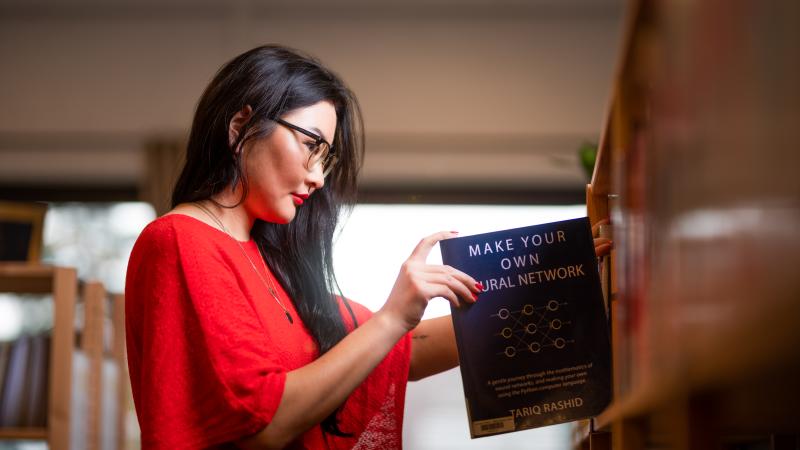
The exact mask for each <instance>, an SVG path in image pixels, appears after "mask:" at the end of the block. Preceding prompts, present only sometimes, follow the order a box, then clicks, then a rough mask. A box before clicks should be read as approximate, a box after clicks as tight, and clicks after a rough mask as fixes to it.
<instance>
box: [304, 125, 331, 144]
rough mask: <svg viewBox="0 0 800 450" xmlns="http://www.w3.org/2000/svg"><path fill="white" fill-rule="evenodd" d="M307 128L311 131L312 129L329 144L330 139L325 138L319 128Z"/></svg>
mask: <svg viewBox="0 0 800 450" xmlns="http://www.w3.org/2000/svg"><path fill="white" fill-rule="evenodd" d="M309 130H311V131H313V132H315V133H317V136H319V137H321V138H322V140H323V141H325V142H327V143H328V145H330V142H331V141H329V140H328V139H327V138H325V135H324V134H322V131H320V129H319V128H317V127H311V128H309Z"/></svg>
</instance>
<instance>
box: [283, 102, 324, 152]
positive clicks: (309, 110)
mask: <svg viewBox="0 0 800 450" xmlns="http://www.w3.org/2000/svg"><path fill="white" fill-rule="evenodd" d="M283 120H285V121H287V122H290V123H292V124H294V125H297V126H298V127H301V128H305V129H306V130H308V131H311V132H314V133H319V134H321V135H322V138H323V139H325V140H326V141H328V142H333V137H334V134H335V133H336V108H334V106H333V103H331V102H329V101H327V100H323V101H321V102H317V103H314V104H313V105H311V106H304V107H302V108H297V109H293V110H291V111H289V112H288V113H286V115H284V116H283Z"/></svg>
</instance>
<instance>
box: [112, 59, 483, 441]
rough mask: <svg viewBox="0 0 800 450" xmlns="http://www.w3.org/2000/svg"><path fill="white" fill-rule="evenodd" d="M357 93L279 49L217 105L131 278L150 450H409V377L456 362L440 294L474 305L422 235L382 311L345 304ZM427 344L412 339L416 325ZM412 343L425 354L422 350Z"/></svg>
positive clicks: (205, 104)
mask: <svg viewBox="0 0 800 450" xmlns="http://www.w3.org/2000/svg"><path fill="white" fill-rule="evenodd" d="M362 135H363V130H362V128H361V121H360V111H359V108H358V104H357V102H356V100H355V98H354V96H353V95H352V93H351V92H350V91H349V90H348V89H347V87H345V85H344V84H343V83H342V82H341V81H340V80H339V78H338V77H337V76H336V75H334V74H333V73H331V72H330V71H329V70H327V69H325V68H324V67H322V66H321V65H320V64H319V63H318V62H317V61H316V60H314V59H312V58H310V57H308V56H305V55H301V54H299V53H298V52H296V51H293V50H289V49H286V48H282V47H278V46H265V47H259V48H256V49H253V50H251V51H248V52H246V53H244V54H242V55H240V56H239V57H237V58H235V59H234V60H232V61H230V62H229V63H228V64H226V65H225V66H224V67H223V68H222V69H221V70H220V71H219V72H218V73H217V75H216V76H215V78H214V79H213V80H212V82H211V84H210V85H209V86H208V88H207V89H206V90H205V92H204V93H203V96H202V98H201V99H200V102H199V104H198V106H197V111H196V114H195V117H194V120H193V123H192V130H191V134H190V137H189V143H188V148H187V156H186V162H185V166H184V168H183V171H182V173H181V175H180V178H179V180H178V182H177V184H176V186H175V189H174V192H173V198H172V203H173V207H174V208H173V209H172V211H170V212H169V213H168V214H167V215H165V216H162V217H161V218H159V219H157V220H155V221H154V222H152V223H151V224H150V225H148V226H147V228H146V229H145V230H144V231H143V232H142V234H141V236H140V237H139V239H138V240H137V243H136V245H135V247H134V249H133V252H132V254H131V258H130V262H129V269H128V275H127V281H126V324H127V346H128V358H129V368H130V376H131V384H132V390H133V396H134V401H135V405H136V410H137V414H138V416H139V423H140V425H141V430H142V446H143V448H145V449H147V448H169V449H178V448H207V447H236V446H238V447H243V448H284V447H287V446H291V447H293V448H314V449H316V448H380V449H389V448H399V447H400V446H401V443H400V439H401V426H402V416H403V401H404V397H405V385H406V381H407V379H408V378H409V377H410V378H412V379H416V378H421V377H424V376H427V375H430V374H433V373H437V372H440V371H442V370H445V369H448V368H451V367H454V366H455V365H456V364H457V355H456V351H455V345H454V338H453V331H452V324H451V322H450V319H449V318H440V319H434V320H426V321H423V322H420V318H421V316H422V313H423V312H424V310H425V307H426V305H427V303H428V301H429V300H430V299H432V298H433V297H444V298H446V299H448V300H449V301H450V302H452V303H453V304H454V305H456V306H458V305H460V304H462V303H463V302H465V301H466V302H473V301H475V300H476V299H477V296H478V294H479V292H480V291H481V286H480V285H479V284H478V283H477V282H476V281H475V280H474V279H473V278H472V277H470V276H469V275H467V274H464V273H462V272H460V271H458V270H455V269H453V268H451V267H446V266H435V265H428V264H426V263H425V259H426V257H427V255H428V253H429V252H430V250H431V248H432V247H433V246H434V245H435V244H436V242H437V241H439V240H441V239H445V238H449V237H453V236H454V235H455V233H454V232H441V233H437V234H434V235H432V236H429V237H427V238H425V239H423V240H422V241H421V242H420V244H419V245H418V246H417V248H416V249H415V250H414V251H413V253H412V254H411V256H410V258H409V259H408V260H407V261H406V262H405V263H404V264H403V266H402V269H401V270H400V274H399V275H398V277H397V281H396V283H395V285H394V287H393V289H392V291H391V293H390V295H389V298H388V299H387V301H386V303H385V305H384V306H383V307H382V308H381V309H380V310H379V311H377V312H376V313H374V314H372V313H370V312H369V311H368V310H367V309H366V308H364V307H363V306H361V305H358V304H356V303H354V302H352V301H350V300H347V299H345V298H344V297H343V296H336V295H334V294H333V293H334V292H336V291H337V286H336V282H335V279H334V275H333V270H332V258H331V254H332V251H331V246H332V244H331V242H332V237H333V233H334V230H335V228H336V221H337V218H338V217H339V213H340V210H341V209H342V208H343V207H347V206H350V205H351V204H352V201H353V199H354V194H355V188H356V175H357V173H358V170H359V168H360V165H361V158H362V153H363V145H362ZM412 330H413V334H414V335H415V336H416V337H418V339H413V340H412V339H411V336H410V333H409V332H410V331H412ZM412 342H413V343H412Z"/></svg>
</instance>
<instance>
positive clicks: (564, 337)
mask: <svg viewBox="0 0 800 450" xmlns="http://www.w3.org/2000/svg"><path fill="white" fill-rule="evenodd" d="M440 245H441V251H442V261H443V262H444V263H445V264H448V265H451V266H453V267H456V268H458V269H460V270H461V271H463V272H466V273H468V274H470V275H471V276H472V277H474V278H475V279H476V280H478V281H480V282H481V283H482V284H483V287H484V292H483V293H482V294H481V295H480V298H479V300H478V301H477V302H476V303H474V304H472V305H469V306H462V307H461V308H451V310H452V316H453V325H454V327H455V333H456V343H457V345H458V354H459V359H460V365H461V378H462V380H463V383H464V395H465V397H466V402H467V413H468V417H469V421H470V435H471V436H472V437H473V438H476V437H482V436H489V435H493V434H499V433H507V432H511V431H518V430H523V429H528V428H536V427H541V426H545V425H553V424H557V423H562V422H569V421H573V420H578V419H583V418H587V417H592V416H595V415H597V414H599V413H600V412H601V411H602V410H603V409H604V408H605V407H606V406H607V405H608V403H609V402H610V400H611V350H610V338H609V332H608V325H607V321H606V313H605V309H604V308H605V307H604V303H603V297H602V291H601V287H600V278H599V275H598V271H597V259H596V257H595V252H594V244H593V239H592V232H591V227H590V225H589V220H588V219H587V218H581V219H572V220H565V221H561V222H553V223H546V224H542V225H534V226H529V227H523V228H515V229H511V230H504V231H496V232H492V233H485V234H477V235H473V236H465V237H459V238H454V239H447V240H444V241H441V242H440Z"/></svg>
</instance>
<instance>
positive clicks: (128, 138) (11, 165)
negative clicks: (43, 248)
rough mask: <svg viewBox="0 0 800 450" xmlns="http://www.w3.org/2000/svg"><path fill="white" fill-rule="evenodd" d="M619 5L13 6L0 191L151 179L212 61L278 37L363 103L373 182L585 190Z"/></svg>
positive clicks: (0, 49)
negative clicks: (586, 149) (149, 149)
mask: <svg viewBox="0 0 800 450" xmlns="http://www.w3.org/2000/svg"><path fill="white" fill-rule="evenodd" d="M621 13H622V9H621V5H620V1H619V0H569V1H565V0H536V1H521V0H519V1H514V0H502V1H490V0H468V1H456V0H427V1H426V0H412V1H408V0H406V1H400V0H386V1H381V2H367V1H359V0H341V1H338V2H326V1H322V0H303V1H293V2H288V1H282V2H269V3H267V2H260V3H259V2H250V1H238V2H224V1H222V0H213V1H212V0H201V1H197V2H195V1H191V2H190V1H188V0H182V1H172V2H169V3H164V2H157V1H155V0H146V1H134V0H118V1H115V2H99V1H92V0H73V1H65V0H60V1H59V0H33V1H22V0H3V1H0V61H2V66H3V69H2V70H0V186H4V187H6V191H7V192H9V193H11V192H17V189H18V188H19V187H20V186H23V187H24V186H28V187H30V186H31V185H36V184H39V185H43V184H44V185H61V186H65V185H66V186H72V187H80V186H87V185H89V186H105V187H107V188H108V189H118V190H119V189H123V191H124V188H125V187H127V188H134V187H136V186H140V185H141V184H142V182H143V181H142V180H144V179H145V177H144V172H145V171H146V167H147V164H146V158H145V156H144V153H143V149H144V148H145V147H146V144H147V143H148V142H152V141H158V140H162V141H163V140H172V141H179V140H180V139H181V138H183V137H184V136H185V134H186V133H187V129H188V126H189V124H190V121H191V116H192V113H193V108H194V106H195V103H196V101H197V99H198V97H199V96H200V94H201V92H202V89H203V88H204V86H205V85H206V83H207V82H208V81H209V80H210V78H211V77H212V76H213V74H214V72H215V71H216V70H217V68H218V67H219V66H220V65H221V64H223V63H224V62H225V61H227V60H229V59H230V58H232V57H233V56H235V55H236V54H238V53H240V52H242V51H244V50H246V49H248V48H251V47H253V46H256V45H258V44H262V43H268V42H278V43H283V44H287V45H290V46H293V47H297V48H300V49H303V50H306V51H308V52H310V53H312V54H315V55H317V56H318V57H320V58H321V59H322V60H323V61H324V62H326V63H327V64H328V65H330V66H331V67H333V68H334V69H335V70H336V71H338V72H339V73H340V74H341V75H342V76H343V77H344V78H345V80H347V82H348V83H349V84H350V85H351V87H352V88H353V89H354V90H355V92H356V93H357V95H358V97H359V99H360V101H361V103H362V106H363V110H364V116H365V122H366V127H367V132H368V136H367V139H368V140H367V144H368V157H367V160H366V167H365V172H364V178H363V185H364V186H365V188H367V189H370V188H371V189H382V190H391V189H392V188H398V187H402V188H409V187H422V188H434V189H458V188H472V189H478V190H480V189H499V190H503V189H505V190H512V191H520V190H522V191H527V192H532V191H540V192H546V191H558V192H565V191H566V192H571V193H576V192H580V191H582V189H583V184H584V183H585V180H584V178H583V176H582V174H581V172H580V169H579V167H578V165H577V157H576V149H577V147H578V145H579V144H580V143H581V142H582V141H584V140H594V141H596V140H597V139H598V135H599V132H600V130H599V127H600V124H601V123H602V118H603V115H604V109H605V103H606V99H607V98H608V95H609V88H610V86H611V78H612V72H613V68H614V65H615V60H616V54H615V52H616V46H617V41H618V31H619V28H620V22H621ZM12 188H13V189H12ZM124 192H131V190H130V189H129V190H128V191H124Z"/></svg>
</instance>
